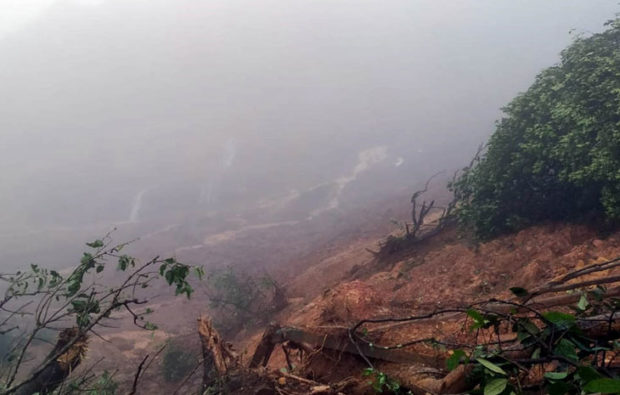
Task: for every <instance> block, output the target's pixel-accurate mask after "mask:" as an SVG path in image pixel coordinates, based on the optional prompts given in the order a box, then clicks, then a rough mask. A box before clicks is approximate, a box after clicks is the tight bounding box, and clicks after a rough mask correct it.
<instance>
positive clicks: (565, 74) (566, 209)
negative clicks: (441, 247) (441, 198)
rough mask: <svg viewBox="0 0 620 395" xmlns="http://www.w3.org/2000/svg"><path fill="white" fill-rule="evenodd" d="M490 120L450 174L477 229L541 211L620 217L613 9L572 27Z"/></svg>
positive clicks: (522, 220) (617, 32) (618, 43)
mask: <svg viewBox="0 0 620 395" xmlns="http://www.w3.org/2000/svg"><path fill="white" fill-rule="evenodd" d="M504 113H505V116H504V117H503V118H502V119H501V120H500V121H499V122H498V123H497V127H496V130H495V132H494V134H493V135H492V136H491V138H490V140H489V142H488V146H487V151H486V153H484V154H483V155H482V157H481V158H480V159H479V160H478V161H476V162H475V163H474V164H473V166H472V167H471V168H469V169H465V171H464V172H463V174H462V175H461V177H460V178H458V179H457V180H456V181H455V182H454V183H452V184H451V189H452V190H453V191H454V193H455V196H456V197H457V198H458V199H459V201H460V205H459V207H458V210H457V215H458V218H459V220H460V222H461V223H462V224H464V225H466V226H467V227H472V228H473V229H474V230H475V232H476V234H477V235H478V236H479V237H480V238H482V239H485V238H489V237H492V236H495V235H497V234H499V233H504V232H509V231H514V230H518V229H520V228H522V227H524V226H527V225H529V224H533V223H537V222H540V221H544V220H576V219H583V218H588V217H589V218H597V219H604V221H606V222H607V223H614V222H616V223H617V221H618V219H620V19H619V20H615V21H611V22H609V23H608V28H607V30H605V31H604V32H602V33H600V34H594V35H592V36H590V37H587V38H584V37H578V38H577V39H576V40H575V41H574V43H573V44H572V45H571V46H570V47H568V48H567V49H566V50H564V51H563V52H562V56H561V62H560V63H559V64H558V65H556V66H553V67H550V68H548V69H546V70H544V71H543V72H542V73H540V74H539V75H538V77H537V78H536V81H535V82H534V84H533V85H532V86H531V87H530V88H529V89H528V90H527V91H526V92H525V93H523V94H520V95H519V96H517V97H516V98H515V99H514V100H513V101H512V102H511V103H510V104H508V106H507V107H506V108H504Z"/></svg>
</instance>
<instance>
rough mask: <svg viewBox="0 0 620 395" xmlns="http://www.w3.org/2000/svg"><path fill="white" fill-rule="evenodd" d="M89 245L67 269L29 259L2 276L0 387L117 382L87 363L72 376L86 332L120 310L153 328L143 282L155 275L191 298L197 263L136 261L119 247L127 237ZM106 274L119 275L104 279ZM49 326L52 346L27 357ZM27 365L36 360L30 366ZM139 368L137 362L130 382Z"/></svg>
mask: <svg viewBox="0 0 620 395" xmlns="http://www.w3.org/2000/svg"><path fill="white" fill-rule="evenodd" d="M87 246H88V247H89V248H90V250H89V251H88V252H85V253H84V254H83V256H82V258H81V260H80V263H79V264H78V265H77V266H76V267H75V268H73V269H72V270H71V271H70V272H69V273H68V274H64V275H63V274H61V273H59V272H58V271H56V270H48V269H45V268H42V267H39V266H37V265H31V267H30V268H29V270H26V271H17V272H15V273H10V274H9V273H4V274H1V275H0V280H2V281H3V282H4V285H5V290H4V296H3V297H2V299H0V332H1V334H2V336H4V337H8V336H10V337H11V342H10V344H11V346H10V347H9V348H7V349H6V350H5V353H4V355H2V362H3V363H2V365H1V369H0V393H2V394H22V395H26V394H34V393H39V394H51V393H65V392H66V393H77V392H80V391H81V390H82V389H84V388H90V389H92V388H98V386H100V385H102V383H103V384H105V383H110V385H108V387H107V388H115V385H114V384H113V383H111V380H110V377H109V375H108V374H107V373H101V372H93V371H92V370H89V369H87V370H86V372H87V373H85V374H84V375H81V376H80V377H70V374H71V373H72V372H73V371H74V370H75V368H76V367H77V366H78V365H80V363H81V362H82V361H83V359H84V356H85V354H86V352H87V344H88V339H89V336H91V335H97V332H96V331H97V328H99V327H101V326H105V324H106V322H109V321H110V320H111V319H113V318H115V316H117V315H118V314H121V313H123V312H124V313H125V314H128V315H129V316H130V317H131V318H132V319H133V322H134V324H135V325H136V326H138V327H140V328H143V329H145V330H154V329H156V328H157V327H156V325H155V324H154V323H151V322H149V321H148V320H147V319H146V318H147V315H148V314H149V313H151V312H152V310H151V309H150V308H148V307H146V304H147V303H148V297H149V294H148V292H147V291H148V288H149V287H151V286H152V285H153V284H154V282H155V281H158V280H160V279H161V280H163V281H165V282H166V283H167V284H168V285H170V286H172V287H173V288H174V290H175V293H176V295H181V294H182V295H185V296H186V297H188V298H189V297H190V296H191V294H192V292H193V289H192V287H191V285H190V284H189V282H188V280H189V276H190V275H191V274H192V272H193V273H194V274H195V275H196V276H198V277H202V275H203V271H202V268H200V267H192V266H189V265H186V264H183V263H180V262H178V261H177V260H176V259H174V258H166V259H160V258H159V257H155V258H153V259H151V260H148V261H146V262H141V261H139V260H138V259H136V258H134V257H131V256H129V255H126V254H124V253H123V249H124V248H125V247H126V246H127V243H124V244H113V243H112V239H111V237H110V235H109V234H108V235H106V236H105V237H104V238H102V239H100V240H95V241H93V242H92V243H87ZM113 271H116V273H115V274H111V273H110V272H113ZM106 273H108V274H110V275H116V276H117V277H112V279H110V278H107V279H104V275H105V274H106ZM50 331H53V332H56V333H58V336H57V340H56V343H55V345H54V346H53V347H52V348H51V350H49V352H48V353H47V355H46V356H45V357H42V358H40V360H35V361H29V363H28V364H26V362H27V361H26V360H27V359H28V358H31V357H30V355H38V354H37V353H36V352H35V351H34V350H35V348H36V347H37V343H38V342H39V339H40V338H41V337H42V335H43V334H44V333H46V332H50ZM52 340H53V338H52ZM33 362H34V363H33ZM27 365H29V366H32V365H33V366H34V367H32V368H31V370H30V371H29V372H28V371H27V370H28V369H29V368H30V367H27ZM140 373H141V371H140V369H139V370H138V372H137V375H136V383H137V381H138V379H139V375H140ZM134 390H135V388H134ZM103 393H105V392H103Z"/></svg>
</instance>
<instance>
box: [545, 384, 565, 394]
mask: <svg viewBox="0 0 620 395" xmlns="http://www.w3.org/2000/svg"><path fill="white" fill-rule="evenodd" d="M570 388H571V387H570V386H569V385H568V384H567V383H566V382H565V381H556V382H553V383H552V384H551V385H549V386H548V387H547V393H549V395H565V394H567V393H569V391H570Z"/></svg>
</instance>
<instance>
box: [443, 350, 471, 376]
mask: <svg viewBox="0 0 620 395" xmlns="http://www.w3.org/2000/svg"><path fill="white" fill-rule="evenodd" d="M466 356H467V355H466V354H465V351H463V350H454V352H453V353H452V355H450V357H449V358H448V359H446V369H447V370H448V371H449V372H451V371H453V370H454V369H456V367H457V366H459V363H460V362H461V360H463V359H465V358H466Z"/></svg>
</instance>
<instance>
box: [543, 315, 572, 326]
mask: <svg viewBox="0 0 620 395" xmlns="http://www.w3.org/2000/svg"><path fill="white" fill-rule="evenodd" d="M543 317H545V319H547V321H549V322H551V323H552V324H553V325H555V326H556V327H557V328H558V329H561V330H567V329H570V328H572V327H573V326H574V325H575V316H574V315H572V314H566V313H560V312H558V311H548V312H546V313H543Z"/></svg>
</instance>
